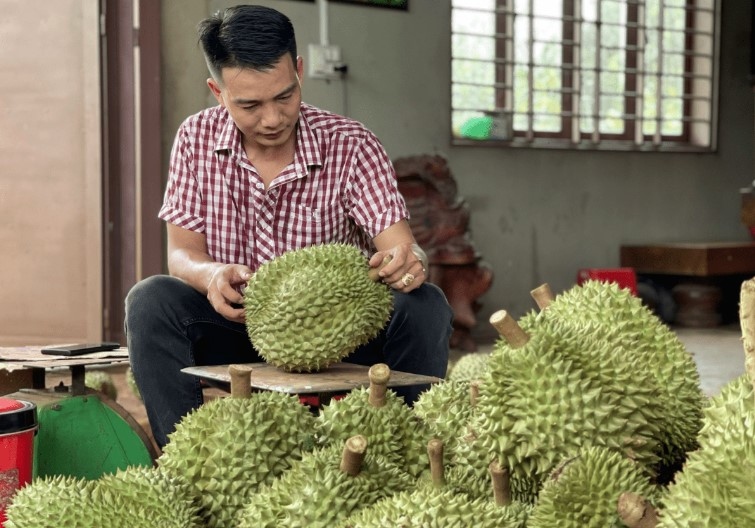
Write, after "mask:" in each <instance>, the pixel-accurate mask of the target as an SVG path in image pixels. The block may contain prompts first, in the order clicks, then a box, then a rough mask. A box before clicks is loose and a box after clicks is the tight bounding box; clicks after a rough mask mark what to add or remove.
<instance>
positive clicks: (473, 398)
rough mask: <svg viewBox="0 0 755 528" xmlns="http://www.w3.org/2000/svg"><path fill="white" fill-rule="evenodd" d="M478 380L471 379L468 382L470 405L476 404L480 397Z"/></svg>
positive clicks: (479, 382)
mask: <svg viewBox="0 0 755 528" xmlns="http://www.w3.org/2000/svg"><path fill="white" fill-rule="evenodd" d="M481 383H482V381H480V380H472V381H471V382H470V383H469V403H470V404H471V405H472V407H474V406H476V405H477V400H479V399H480V384H481Z"/></svg>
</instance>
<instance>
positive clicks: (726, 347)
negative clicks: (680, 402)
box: [674, 325, 744, 396]
mask: <svg viewBox="0 0 755 528" xmlns="http://www.w3.org/2000/svg"><path fill="white" fill-rule="evenodd" d="M674 330H675V331H676V333H677V335H678V336H679V339H681V341H682V343H684V345H685V346H686V347H687V349H688V350H689V351H690V353H692V355H693V356H694V358H695V362H696V363H697V369H698V371H699V372H700V381H701V385H702V389H703V391H704V392H705V394H707V395H709V396H715V395H716V394H718V393H719V392H720V390H721V388H722V387H723V386H724V385H726V384H727V383H728V382H729V381H731V380H732V379H734V378H737V377H738V376H740V375H742V374H743V373H744V349H743V348H742V333H741V332H740V330H739V326H738V325H732V326H726V327H719V328H675V329H674Z"/></svg>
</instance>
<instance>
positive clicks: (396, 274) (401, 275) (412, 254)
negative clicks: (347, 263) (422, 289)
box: [370, 243, 427, 293]
mask: <svg viewBox="0 0 755 528" xmlns="http://www.w3.org/2000/svg"><path fill="white" fill-rule="evenodd" d="M415 247H416V248H417V249H418V248H419V246H417V245H416V244H413V243H407V244H400V245H398V246H395V247H393V248H391V249H388V250H385V251H378V252H377V253H375V254H374V255H372V258H370V267H373V268H376V267H378V266H380V265H381V264H382V263H383V260H384V259H385V257H387V256H388V255H390V256H391V261H390V262H389V263H388V264H386V265H385V266H384V267H383V268H382V269H381V270H380V272H379V273H378V275H379V277H380V278H381V280H382V281H383V282H384V283H386V284H388V285H389V286H390V287H391V288H393V289H395V290H398V291H401V292H404V293H407V292H410V291H412V290H414V289H416V288H419V286H420V285H421V284H422V283H423V282H425V280H427V269H426V268H425V266H424V265H423V263H422V260H421V259H420V257H421V255H423V254H424V252H422V253H419V252H417V251H415ZM420 251H422V250H420Z"/></svg>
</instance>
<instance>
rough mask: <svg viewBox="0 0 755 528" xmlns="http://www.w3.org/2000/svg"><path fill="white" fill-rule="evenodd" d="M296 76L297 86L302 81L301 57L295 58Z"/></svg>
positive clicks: (302, 64) (302, 63)
mask: <svg viewBox="0 0 755 528" xmlns="http://www.w3.org/2000/svg"><path fill="white" fill-rule="evenodd" d="M296 75H298V76H299V84H300V85H301V83H302V80H304V59H303V58H302V56H301V55H299V56H298V57H296Z"/></svg>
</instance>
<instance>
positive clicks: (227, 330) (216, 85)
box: [125, 6, 453, 447]
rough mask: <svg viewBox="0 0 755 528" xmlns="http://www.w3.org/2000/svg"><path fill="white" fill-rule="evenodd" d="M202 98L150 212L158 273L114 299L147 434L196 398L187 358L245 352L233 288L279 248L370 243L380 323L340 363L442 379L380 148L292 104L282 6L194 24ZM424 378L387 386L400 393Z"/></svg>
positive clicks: (290, 55)
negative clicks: (385, 318)
mask: <svg viewBox="0 0 755 528" xmlns="http://www.w3.org/2000/svg"><path fill="white" fill-rule="evenodd" d="M199 40H200V43H201V46H202V50H203V52H204V55H205V59H206V61H207V66H208V69H209V71H210V75H211V77H210V78H209V79H208V80H207V85H208V86H209V88H210V90H211V92H212V94H213V95H214V96H215V98H216V99H217V101H218V106H216V107H213V108H209V109H206V110H203V111H201V112H199V113H197V114H195V115H193V116H190V117H189V118H188V119H186V121H184V123H183V124H182V125H181V127H180V128H179V130H178V133H177V135H176V139H175V142H174V145H173V151H172V154H171V162H170V169H169V181H168V185H167V189H166V191H165V199H164V203H163V206H162V208H161V210H160V212H159V217H160V218H161V219H163V220H165V221H166V223H167V231H168V269H169V272H170V276H154V277H150V278H147V279H145V280H144V281H141V282H140V283H139V284H137V285H136V286H134V288H133V289H132V290H131V291H130V292H129V294H128V296H127V298H126V321H125V326H126V335H127V340H128V347H129V352H130V356H131V364H132V369H133V373H134V377H135V380H136V383H137V385H138V387H139V391H140V393H141V396H142V398H143V400H144V404H145V406H146V409H147V414H148V417H149V421H150V425H151V427H152V430H153V434H154V437H155V440H156V441H157V444H158V445H159V446H160V447H162V446H164V445H165V444H166V443H167V441H168V439H167V435H168V434H169V433H170V432H171V431H173V429H174V426H175V424H176V423H177V422H178V421H180V419H181V418H182V417H183V416H184V415H185V414H186V413H188V412H189V411H190V410H191V409H193V408H195V407H197V406H199V405H201V404H202V401H203V400H202V391H201V387H200V384H199V381H198V380H197V378H196V377H194V376H190V375H187V374H184V373H182V372H180V370H181V369H182V368H184V367H187V366H192V365H210V364H215V365H222V364H230V363H247V362H255V361H260V360H261V359H260V357H259V356H258V355H257V353H256V352H255V350H254V348H253V344H252V343H250V342H249V339H248V335H247V332H246V327H245V320H244V311H243V308H242V307H241V303H242V299H243V295H242V291H243V288H244V286H245V284H246V282H247V280H248V279H249V277H250V276H251V275H252V273H254V271H255V270H256V269H257V268H258V267H259V266H260V265H261V264H263V263H265V262H267V261H269V260H271V259H273V258H275V257H276V256H279V255H281V254H282V253H284V252H286V251H290V250H293V249H298V248H301V247H305V246H310V245H314V244H322V243H329V242H342V243H349V244H352V245H354V246H357V247H359V248H360V249H362V251H363V252H364V253H365V255H368V256H370V261H369V262H370V266H372V267H377V266H378V265H379V264H380V263H382V261H383V259H384V258H385V257H386V256H387V255H390V256H391V257H392V260H391V261H390V263H389V264H387V265H386V266H385V267H384V268H383V269H382V270H381V272H380V275H381V278H382V280H383V281H384V282H385V283H386V284H388V285H390V287H391V288H393V291H394V311H393V314H392V316H391V320H390V321H389V322H388V324H387V325H386V327H385V328H384V329H383V331H382V332H381V333H380V334H379V335H378V336H377V337H376V338H375V339H374V340H372V341H371V342H369V343H367V344H366V345H364V346H362V347H359V348H358V349H357V350H355V351H354V353H353V354H351V355H350V356H348V357H347V358H346V361H350V362H354V363H360V364H364V365H372V364H375V363H380V362H384V363H387V364H388V365H389V366H390V367H391V368H392V369H394V370H400V371H405V372H413V373H417V374H425V375H432V376H438V377H443V376H445V372H446V365H447V361H448V340H449V337H450V334H451V319H452V317H453V316H452V312H451V309H450V307H449V306H448V303H447V302H446V299H445V297H444V295H443V293H442V292H441V291H440V289H439V288H437V287H436V286H434V285H432V284H428V283H426V282H425V279H426V278H427V277H426V273H427V262H426V256H425V254H424V252H423V251H422V250H421V249H420V248H419V246H417V244H416V243H415V240H414V237H413V235H412V233H411V230H410V228H409V224H408V221H407V217H408V213H407V209H406V206H405V204H404V201H403V199H402V197H401V195H400V194H399V192H398V190H397V185H396V176H395V172H394V170H393V167H392V165H391V163H390V160H389V158H388V156H387V154H386V152H385V151H384V149H383V147H382V146H381V144H380V143H379V141H378V140H377V138H376V137H375V136H374V135H373V134H372V133H371V132H370V131H369V130H367V129H366V128H365V127H364V126H363V125H361V124H360V123H357V122H355V121H353V120H350V119H347V118H344V117H341V116H337V115H335V114H332V113H329V112H326V111H323V110H320V109H317V108H314V107H312V106H310V105H307V104H305V103H303V102H302V98H301V78H302V72H303V62H302V58H301V57H299V56H297V52H296V40H295V36H294V30H293V27H292V25H291V22H290V20H289V19H288V18H287V17H286V16H285V15H283V14H281V13H279V12H278V11H275V10H274V9H270V8H266V7H262V6H237V7H234V8H230V9H226V10H225V11H223V12H221V13H218V14H216V15H215V16H213V17H210V18H208V19H207V20H205V21H203V22H202V23H200V25H199ZM425 388H426V386H414V387H405V388H400V389H397V390H396V392H397V393H399V394H400V395H401V396H403V397H404V399H405V400H406V401H407V402H408V403H409V404H411V403H413V402H414V401H415V400H416V398H417V396H418V395H419V393H420V392H421V391H422V390H424V389H425Z"/></svg>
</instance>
